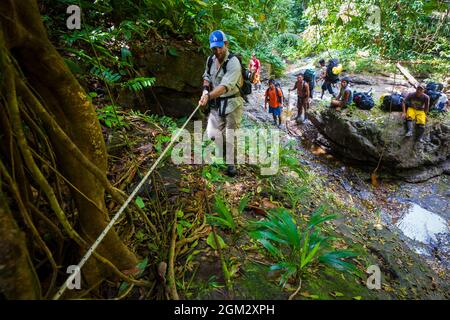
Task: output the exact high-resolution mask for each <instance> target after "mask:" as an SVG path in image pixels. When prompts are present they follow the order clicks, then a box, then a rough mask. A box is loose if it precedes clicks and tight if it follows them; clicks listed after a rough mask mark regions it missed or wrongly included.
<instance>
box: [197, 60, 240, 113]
mask: <svg viewBox="0 0 450 320" xmlns="http://www.w3.org/2000/svg"><path fill="white" fill-rule="evenodd" d="M229 54H230V53H229V52H228V53H227V55H226V56H225V60H224V61H226V60H227V59H228V56H229ZM212 59H213V62H212V65H211V72H210V74H208V60H206V66H205V72H204V74H203V79H204V80H207V81H209V83H210V84H212V87H213V89H214V88H217V87H218V86H220V85H221V86H224V87H225V88H226V89H227V92H225V93H224V94H223V95H221V96H220V97H221V98H225V97H231V96H234V95H239V86H240V85H241V84H242V81H243V79H242V72H241V64H240V62H239V60H238V58H237V57H232V58H231V59H230V61H228V63H227V72H226V73H225V74H224V72H223V69H222V66H221V65H220V64H219V62H218V60H217V58H216V56H214V55H213V56H212ZM243 104H244V99H242V97H241V96H240V95H239V96H238V97H234V98H230V99H228V105H227V108H226V110H225V114H228V113H230V112H233V111H234V110H235V109H236V108H238V107H239V106H243Z"/></svg>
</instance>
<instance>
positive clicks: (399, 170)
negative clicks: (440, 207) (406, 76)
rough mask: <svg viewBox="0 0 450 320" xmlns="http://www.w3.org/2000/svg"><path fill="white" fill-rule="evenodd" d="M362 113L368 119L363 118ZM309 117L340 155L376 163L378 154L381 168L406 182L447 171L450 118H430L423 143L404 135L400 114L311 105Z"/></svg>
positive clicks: (425, 178) (363, 162) (362, 162)
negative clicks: (438, 119) (373, 114)
mask: <svg viewBox="0 0 450 320" xmlns="http://www.w3.org/2000/svg"><path fill="white" fill-rule="evenodd" d="M355 113H363V114H364V115H365V116H366V118H367V119H362V118H361V117H360V116H359V114H358V115H355ZM308 117H309V119H310V121H311V122H312V123H313V124H314V125H315V127H316V128H317V129H318V130H319V132H320V133H322V134H323V135H324V136H325V137H326V139H327V140H328V141H329V143H330V146H331V149H332V151H333V153H336V154H338V155H339V156H340V157H342V158H344V159H347V160H350V161H357V162H360V163H361V164H362V165H364V166H372V167H376V166H377V164H378V161H379V160H380V157H381V155H383V156H382V158H381V166H382V168H383V169H384V170H385V171H387V172H389V173H391V174H392V175H394V176H396V177H400V178H402V179H404V180H406V181H409V182H419V181H424V180H427V179H429V178H431V177H434V176H438V175H440V174H442V173H444V172H445V171H446V169H447V168H448V166H449V164H450V162H449V156H450V148H449V145H450V144H449V141H450V122H449V121H448V120H447V121H443V122H440V121H430V123H429V124H428V125H427V126H426V131H425V138H426V141H425V142H424V143H419V142H418V141H416V139H415V138H414V137H409V138H408V137H405V136H404V134H405V128H404V125H403V121H402V120H401V117H400V114H398V113H396V114H380V115H377V116H375V117H373V118H370V119H369V115H368V112H366V111H362V110H356V111H355V110H349V109H347V110H344V111H338V112H337V111H335V110H332V109H330V108H328V107H323V106H322V107H320V106H317V107H312V108H311V109H310V110H309V112H308Z"/></svg>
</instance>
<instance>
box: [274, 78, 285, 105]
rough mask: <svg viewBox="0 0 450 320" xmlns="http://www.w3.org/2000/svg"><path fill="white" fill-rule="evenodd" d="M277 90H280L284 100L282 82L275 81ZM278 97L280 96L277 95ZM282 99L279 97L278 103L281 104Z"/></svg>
mask: <svg viewBox="0 0 450 320" xmlns="http://www.w3.org/2000/svg"><path fill="white" fill-rule="evenodd" d="M275 88H279V89H280V91H281V97H283V100H284V92H283V89H282V88H281V83H280V81H275ZM277 96H278V95H277ZM281 97H278V102H279V103H281Z"/></svg>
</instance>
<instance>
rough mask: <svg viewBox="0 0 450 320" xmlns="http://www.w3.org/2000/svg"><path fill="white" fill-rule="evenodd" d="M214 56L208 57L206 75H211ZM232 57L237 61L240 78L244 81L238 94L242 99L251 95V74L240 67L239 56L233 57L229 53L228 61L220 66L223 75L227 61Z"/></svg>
mask: <svg viewBox="0 0 450 320" xmlns="http://www.w3.org/2000/svg"><path fill="white" fill-rule="evenodd" d="M213 56H214V55H210V56H209V57H208V74H209V75H211V66H212V63H213V59H212V57H213ZM233 57H236V58H237V59H238V60H239V64H240V65H241V71H242V78H243V79H244V83H243V84H242V87H239V85H238V84H237V86H238V87H239V92H240V93H241V96H242V97H244V99H245V96H247V95H249V94H251V93H252V81H251V79H252V73H251V72H250V70H248V69H247V68H246V67H244V66H243V65H242V58H241V57H240V56H239V55H235V54H232V53H230V54H229V55H228V59H227V60H226V61H225V62H224V63H223V64H222V69H223V73H224V74H225V73H227V64H228V61H230V60H231V59H232V58H233Z"/></svg>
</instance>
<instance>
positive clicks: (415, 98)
mask: <svg viewBox="0 0 450 320" xmlns="http://www.w3.org/2000/svg"><path fill="white" fill-rule="evenodd" d="M406 107H408V109H406ZM429 108H430V97H429V96H428V95H426V94H425V88H424V86H423V85H418V86H417V87H416V92H412V93H410V94H408V96H407V97H406V99H405V100H403V103H402V111H403V114H402V117H403V119H406V126H407V131H406V134H405V136H406V137H411V136H412V135H413V121H416V130H417V139H418V141H419V142H423V141H424V140H423V135H424V133H425V124H426V122H427V113H428V111H429Z"/></svg>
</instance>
